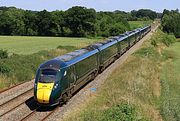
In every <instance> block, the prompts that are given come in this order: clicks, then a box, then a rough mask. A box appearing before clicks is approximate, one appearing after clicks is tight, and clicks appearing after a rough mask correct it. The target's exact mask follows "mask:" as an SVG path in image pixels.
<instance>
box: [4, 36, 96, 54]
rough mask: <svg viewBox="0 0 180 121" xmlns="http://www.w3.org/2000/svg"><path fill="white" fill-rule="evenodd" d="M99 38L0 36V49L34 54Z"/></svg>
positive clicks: (78, 45) (79, 44)
mask: <svg viewBox="0 0 180 121" xmlns="http://www.w3.org/2000/svg"><path fill="white" fill-rule="evenodd" d="M97 41H99V39H87V38H68V37H26V36H0V49H4V50H8V52H9V53H16V54H32V53H36V52H38V51H40V50H49V49H55V48H56V47H57V46H59V45H61V46H75V47H78V48H79V47H84V46H86V45H88V44H90V43H93V42H97Z"/></svg>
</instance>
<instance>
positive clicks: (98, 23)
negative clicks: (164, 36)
mask: <svg viewBox="0 0 180 121" xmlns="http://www.w3.org/2000/svg"><path fill="white" fill-rule="evenodd" d="M157 16H158V13H156V12H154V11H152V10H148V9H141V10H138V11H132V12H124V11H118V10H117V11H114V12H102V11H101V12H96V11H95V10H94V9H88V8H86V7H80V6H75V7H72V8H70V9H68V10H66V11H59V10H57V11H52V12H49V11H46V10H43V11H30V10H23V9H18V8H15V7H0V35H20V36H73V37H87V36H104V37H107V36H114V35H117V34H119V33H123V32H125V31H128V30H130V25H129V24H128V21H130V20H149V19H152V20H154V19H155V18H156V17H157Z"/></svg>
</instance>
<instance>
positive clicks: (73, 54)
mask: <svg viewBox="0 0 180 121" xmlns="http://www.w3.org/2000/svg"><path fill="white" fill-rule="evenodd" d="M87 52H89V51H88V50H87V49H80V50H75V51H73V52H70V53H67V54H65V55H62V56H58V57H56V58H54V59H55V60H62V61H64V62H67V61H69V60H72V59H73V58H76V57H78V56H81V55H83V54H85V53H87Z"/></svg>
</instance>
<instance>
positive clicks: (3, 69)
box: [0, 63, 10, 74]
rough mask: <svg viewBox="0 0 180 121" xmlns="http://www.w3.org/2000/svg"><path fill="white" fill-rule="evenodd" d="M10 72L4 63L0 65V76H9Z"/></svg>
mask: <svg viewBox="0 0 180 121" xmlns="http://www.w3.org/2000/svg"><path fill="white" fill-rule="evenodd" d="M9 72H10V68H9V67H8V66H7V65H5V64H3V63H0V74H9Z"/></svg>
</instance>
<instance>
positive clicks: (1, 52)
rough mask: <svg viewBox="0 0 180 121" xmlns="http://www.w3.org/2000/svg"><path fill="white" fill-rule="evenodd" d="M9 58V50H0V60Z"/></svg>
mask: <svg viewBox="0 0 180 121" xmlns="http://www.w3.org/2000/svg"><path fill="white" fill-rule="evenodd" d="M4 58H8V52H7V50H2V49H1V50H0V59H4Z"/></svg>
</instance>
